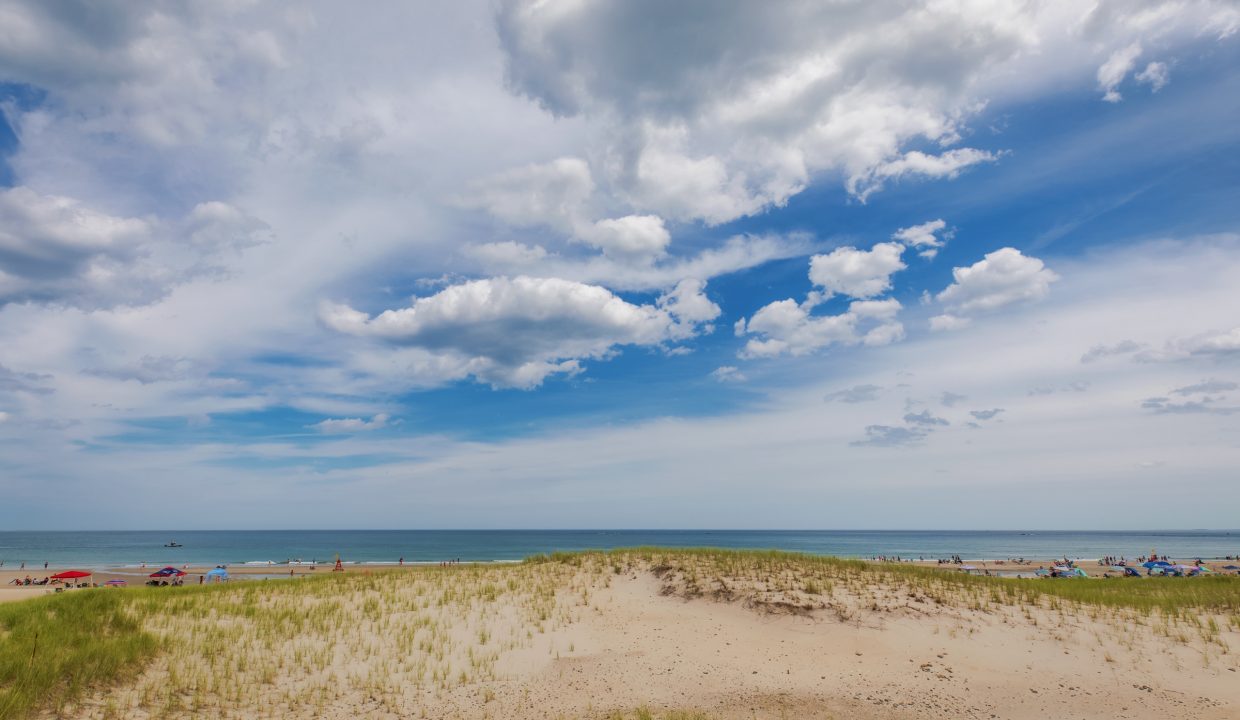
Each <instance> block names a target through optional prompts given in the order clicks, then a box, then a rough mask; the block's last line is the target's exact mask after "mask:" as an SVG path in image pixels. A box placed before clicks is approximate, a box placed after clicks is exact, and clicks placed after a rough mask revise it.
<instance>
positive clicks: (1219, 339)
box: [1176, 327, 1240, 355]
mask: <svg viewBox="0 0 1240 720" xmlns="http://www.w3.org/2000/svg"><path fill="white" fill-rule="evenodd" d="M1176 349H1178V350H1180V351H1182V352H1185V353H1187V354H1189V355H1233V354H1237V353H1240V327H1237V328H1232V329H1231V330H1228V331H1224V332H1209V333H1202V334H1201V335H1196V336H1194V337H1191V338H1187V339H1185V340H1181V341H1180V342H1178V343H1176Z"/></svg>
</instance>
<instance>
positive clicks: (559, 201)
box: [459, 158, 594, 232]
mask: <svg viewBox="0 0 1240 720" xmlns="http://www.w3.org/2000/svg"><path fill="white" fill-rule="evenodd" d="M593 194H594V179H593V178H592V177H591V174H590V166H589V165H588V164H586V162H585V161H584V160H582V159H580V158H559V159H557V160H553V161H551V162H547V163H533V164H530V165H525V166H522V167H519V168H513V169H511V170H506V171H503V172H500V173H497V174H495V175H492V176H490V177H488V178H485V179H483V180H479V181H477V182H475V183H474V184H473V187H472V188H471V189H470V192H469V194H468V195H466V196H463V197H461V198H459V202H460V203H461V204H462V205H465V206H468V207H477V208H481V209H483V210H486V211H487V212H489V213H490V214H491V215H494V216H495V217H497V218H499V219H500V220H503V221H504V222H507V223H510V224H513V225H518V226H534V225H548V226H551V227H553V228H558V229H560V230H562V231H564V232H572V228H573V226H574V225H575V224H576V223H578V222H580V218H581V217H582V215H583V213H584V211H585V205H586V203H587V202H588V201H589V200H590V196H591V195H593Z"/></svg>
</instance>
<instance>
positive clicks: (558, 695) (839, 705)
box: [66, 561, 1240, 720]
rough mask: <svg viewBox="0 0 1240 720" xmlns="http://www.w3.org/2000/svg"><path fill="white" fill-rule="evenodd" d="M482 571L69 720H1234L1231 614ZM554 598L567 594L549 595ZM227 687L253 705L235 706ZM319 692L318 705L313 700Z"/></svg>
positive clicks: (369, 593) (98, 703) (375, 597)
mask: <svg viewBox="0 0 1240 720" xmlns="http://www.w3.org/2000/svg"><path fill="white" fill-rule="evenodd" d="M609 562H610V561H609ZM487 572H491V573H492V574H487ZM487 572H482V571H479V572H477V573H474V572H472V571H468V572H466V573H465V574H461V575H456V576H453V575H451V574H450V573H448V574H444V575H439V576H436V577H439V578H447V579H446V580H440V581H439V582H440V583H441V584H440V585H434V584H433V583H429V582H424V581H419V583H421V584H422V585H425V587H422V588H421V589H418V590H417V591H416V593H415V592H414V591H412V590H405V589H402V590H401V591H400V592H395V591H393V593H392V594H391V596H390V599H389V600H384V602H390V603H394V604H393V605H390V606H386V605H374V606H373V607H372V610H375V613H374V615H373V618H372V620H370V621H367V623H366V624H361V625H358V626H356V627H354V626H345V627H343V628H337V629H334V630H331V632H332V633H339V634H336V635H332V636H331V637H332V639H331V640H330V642H328V643H327V644H326V645H319V644H316V643H318V642H319V639H316V638H315V637H313V632H314V631H313V628H312V627H311V628H309V629H307V630H306V633H307V634H306V635H304V636H299V637H289V638H287V641H285V640H279V641H277V642H278V643H284V644H277V645H276V646H275V647H278V648H284V650H281V651H279V652H280V653H283V654H282V655H280V657H279V663H278V664H275V665H272V666H271V667H273V668H275V669H274V670H270V671H268V672H267V675H268V676H267V677H265V678H264V679H262V680H261V681H259V680H255V679H253V678H255V677H258V676H257V675H255V674H254V673H256V672H258V671H257V669H256V667H255V663H256V661H261V658H262V656H263V652H262V651H258V650H255V649H254V648H249V649H238V648H236V647H235V643H234V644H232V645H220V646H218V647H216V648H215V649H213V650H210V652H215V653H219V652H231V653H233V655H230V656H229V657H227V658H224V659H223V660H220V659H219V658H218V657H217V658H215V660H216V661H222V662H239V663H243V664H245V665H246V666H247V668H248V669H247V670H246V671H245V672H248V673H251V674H250V675H246V674H245V673H244V672H241V671H238V672H236V673H231V674H229V675H228V677H229V678H230V679H229V680H228V682H226V683H225V684H224V685H223V686H221V687H216V688H214V689H211V690H209V691H207V692H206V693H205V696H204V697H201V698H197V697H196V698H194V699H193V701H192V702H191V701H190V700H189V699H184V702H183V703H182V704H179V705H168V704H165V703H163V702H162V701H161V700H160V699H159V698H158V694H157V693H158V691H159V689H160V688H163V687H165V686H167V685H168V680H169V677H170V675H169V674H170V673H179V674H180V675H181V676H182V679H181V680H180V682H182V683H184V682H185V681H184V677H185V675H186V674H187V673H191V672H195V670H194V669H193V665H194V663H196V662H205V661H206V659H204V658H202V657H198V656H197V654H198V651H197V650H194V649H193V648H192V647H191V648H190V649H189V650H188V653H187V652H186V651H184V650H183V651H182V652H181V654H180V655H178V656H177V657H176V659H174V660H167V659H165V660H161V661H157V662H156V663H155V664H153V665H152V667H151V668H149V669H148V670H147V671H146V672H145V673H144V675H143V677H142V678H140V679H139V681H138V682H137V683H135V684H134V685H133V686H132V687H127V688H116V689H112V690H109V691H106V692H103V693H100V694H99V695H97V696H95V697H93V698H90V699H89V700H88V701H87V702H85V703H83V704H82V705H81V706H79V707H76V708H71V709H69V710H68V712H67V713H66V715H67V716H70V717H108V716H111V717H135V718H142V717H161V718H162V717H194V716H195V715H196V714H198V715H201V714H202V713H203V712H207V713H208V714H211V715H213V716H229V717H325V718H353V717H390V718H403V717H434V718H606V717H609V716H610V715H611V714H612V713H614V712H620V713H630V715H627V717H631V716H632V715H631V713H633V711H634V710H635V709H637V708H640V707H647V708H649V709H650V710H651V711H653V713H654V715H655V717H658V716H659V715H660V713H661V712H664V711H667V710H673V709H678V710H693V711H700V712H702V713H704V714H705V715H706V717H709V718H721V719H732V718H736V719H740V718H747V719H751V720H752V719H753V718H863V719H866V718H873V719H880V718H883V719H885V718H940V717H952V718H1011V719H1014V720H1025V719H1028V720H1034V719H1036V720H1047V719H1050V718H1054V719H1056V720H1058V719H1060V718H1134V719H1142V718H1150V719H1151V720H1152V719H1153V718H1186V719H1187V718H1201V719H1204V720H1211V719H1219V720H1222V719H1223V718H1236V717H1240V672H1237V668H1238V667H1240V659H1238V658H1237V657H1236V656H1235V655H1233V654H1231V652H1230V649H1231V647H1236V646H1240V625H1236V624H1229V623H1228V621H1227V619H1220V623H1219V625H1220V626H1221V628H1222V629H1221V630H1220V631H1218V632H1217V633H1215V634H1214V635H1213V637H1212V638H1207V637H1206V636H1205V635H1204V634H1203V635H1195V634H1194V633H1193V632H1191V631H1190V630H1191V628H1183V627H1179V626H1175V627H1173V626H1170V625H1166V624H1163V623H1164V621H1162V620H1159V619H1158V618H1157V617H1146V618H1145V619H1140V618H1138V617H1137V616H1135V615H1134V616H1131V617H1129V616H1125V615H1124V614H1123V613H1119V614H1117V613H1113V612H1104V611H1097V610H1089V609H1082V608H1072V607H1060V608H1051V607H1040V608H1029V607H1023V606H1021V607H1018V606H1010V605H1009V606H1002V605H1000V606H990V607H971V606H970V605H968V604H961V605H952V604H949V603H941V602H934V601H931V600H929V599H927V598H921V597H917V596H916V595H915V594H914V595H908V594H901V592H899V591H893V590H892V589H890V588H885V587H884V588H867V589H864V591H862V590H858V589H857V588H856V587H853V588H851V589H848V588H845V587H843V586H842V585H841V586H840V587H836V588H835V589H833V590H831V591H829V592H824V593H823V594H822V595H820V596H818V597H819V598H823V599H822V600H817V601H811V600H808V599H807V596H806V595H805V594H804V593H798V592H797V591H794V592H784V593H783V594H780V593H777V592H775V591H773V590H771V588H770V587H769V586H765V585H764V586H763V587H762V588H761V592H760V593H755V592H751V591H750V590H752V588H750V589H746V588H744V587H742V584H741V583H734V584H733V585H732V586H731V587H730V588H729V589H728V591H727V592H716V593H713V594H712V593H707V594H703V595H701V596H698V592H697V591H694V590H693V587H692V586H691V585H690V584H687V583H686V582H684V581H683V578H678V577H676V576H675V575H674V574H673V575H668V574H664V573H660V572H658V568H651V567H650V566H649V565H645V566H642V565H640V564H637V565H634V566H629V567H626V568H624V569H623V570H621V569H620V568H616V571H615V572H613V571H612V570H611V569H610V568H607V569H605V570H600V568H597V567H595V568H592V569H591V568H588V567H582V568H580V569H574V568H572V567H568V566H559V565H555V564H549V565H548V566H544V567H542V568H541V569H538V568H535V569H523V568H513V569H510V570H496V571H487ZM534 572H536V573H542V574H541V575H539V576H538V577H537V579H536V580H534V581H531V584H530V587H531V588H542V589H541V590H537V589H535V590H533V591H531V592H533V594H531V595H527V596H523V595H521V594H520V593H519V592H516V591H514V592H511V593H505V592H503V591H500V592H499V594H498V595H492V596H491V599H489V600H486V599H479V597H480V596H478V595H476V594H474V595H471V594H470V593H469V592H465V591H463V590H461V588H464V587H466V586H468V585H469V583H475V584H476V583H484V582H485V583H490V582H492V581H493V580H494V581H496V582H497V584H498V583H502V582H503V577H505V576H504V575H502V574H499V575H497V574H495V573H510V574H511V575H510V576H511V577H520V573H534ZM457 578H459V579H457ZM382 582H388V583H392V584H393V585H392V587H398V588H405V587H406V586H405V585H398V584H395V583H399V582H407V581H403V580H383V581H382ZM1048 582H1052V581H1048ZM1099 582H1105V581H1099ZM444 583H447V584H444ZM554 583H558V584H559V585H558V587H559V588H560V589H559V590H556V591H554V592H552V593H551V594H550V595H548V594H547V593H548V591H547V588H548V587H552V586H553V585H554ZM384 587H386V586H384ZM510 587H513V586H512V585H510ZM444 588H457V589H456V590H452V593H455V595H454V596H453V597H456V598H458V599H459V604H453V603H454V602H458V600H451V601H448V602H446V603H442V602H440V601H439V600H435V598H441V597H446V596H445V595H444V592H445V591H444ZM401 593H405V594H401ZM539 593H542V594H541V595H539ZM356 595H357V597H353V598H341V599H340V600H339V603H340V610H339V611H338V612H339V613H349V612H354V611H355V610H356V611H357V612H360V610H357V609H359V608H362V607H363V606H364V605H366V604H367V603H378V602H380V598H381V597H388V596H387V595H383V594H382V592H380V590H377V589H375V587H372V588H371V589H369V590H366V591H359V592H358V593H356ZM687 596H688V597H687ZM531 598H541V600H539V601H538V602H533V601H532V600H531ZM755 598H760V599H761V600H760V601H757V600H755ZM331 602H337V601H335V600H332V601H331ZM814 602H817V605H815V604H814ZM351 603H352V604H351ZM539 603H543V604H539ZM307 607H310V606H307ZM350 608H354V610H351V609H350ZM401 608H407V612H406V610H401ZM539 608H541V609H539ZM417 613H422V615H417ZM403 615H408V618H410V622H412V621H413V620H412V619H414V618H416V617H423V618H424V620H423V621H419V622H430V620H425V618H432V619H433V623H432V624H433V625H434V627H436V628H439V629H438V630H436V631H435V632H436V633H439V634H440V637H442V638H449V637H450V638H451V642H450V643H448V644H447V645H445V647H449V648H450V649H449V650H447V651H446V652H447V654H446V655H445V656H444V658H443V659H442V661H441V662H442V663H443V667H448V666H451V667H452V668H453V669H452V670H451V673H450V676H449V674H445V676H444V677H443V678H441V679H439V680H438V681H434V682H429V683H426V684H421V683H410V682H409V681H408V680H407V679H406V678H408V677H409V675H407V674H404V673H407V668H408V667H409V666H410V665H412V664H415V663H424V662H427V659H426V657H425V655H426V651H424V650H423V649H422V648H423V647H424V646H423V644H422V643H423V639H424V638H427V637H428V636H427V635H426V634H425V633H424V632H423V634H418V635H416V644H415V640H414V639H410V640H409V642H408V643H407V644H406V645H404V646H403V647H404V648H405V649H403V650H400V649H398V648H399V647H402V646H399V645H397V644H392V642H395V641H392V642H389V640H390V638H391V637H396V636H399V635H400V634H401V633H402V632H403V631H402V630H401V628H402V625H401V624H400V623H401V622H402V621H401V617H402V616H403ZM221 617H222V616H221ZM357 617H360V615H359V616H357ZM213 622H219V623H225V622H227V623H231V624H235V623H236V622H238V621H236V620H223V619H221V620H218V621H213ZM169 627H170V628H172V630H173V631H177V632H179V631H180V630H185V631H186V632H188V627H187V626H178V625H177V624H175V623H174V624H172V625H170V626H169ZM206 627H207V628H208V630H209V628H210V627H211V626H209V625H208V626H206ZM220 627H224V625H223V624H221V625H220ZM410 627H412V626H410ZM384 628H386V630H385V629H384ZM483 632H485V634H486V636H485V637H482V636H480V633H483ZM409 637H410V638H415V636H413V635H410V636H409ZM318 647H330V648H332V649H331V650H330V653H331V654H330V659H328V660H325V661H324V662H325V665H324V666H323V667H321V668H319V669H317V670H316V669H313V668H310V669H309V670H304V671H303V670H302V669H300V668H301V667H302V666H301V665H299V662H300V663H302V664H305V665H306V667H308V668H309V667H310V665H311V663H307V662H306V661H305V660H304V658H303V660H300V661H299V660H297V659H295V655H304V656H310V655H313V654H315V653H317V652H320V651H319V650H316V649H315V648H318ZM426 647H429V645H428V646H426ZM243 650H244V652H243ZM204 652H206V651H204ZM247 652H248V653H250V654H248V655H246V654H245V653H247ZM322 652H327V651H322ZM484 655H485V656H486V657H489V658H492V659H491V660H487V661H486V662H484V663H482V665H481V666H480V668H481V669H475V670H471V671H470V673H471V677H469V678H468V679H462V680H461V681H459V682H457V681H454V680H453V678H455V677H456V675H455V674H456V672H457V671H458V669H459V668H467V667H468V666H467V665H465V664H464V660H463V658H465V657H466V656H468V657H470V658H474V657H481V656H484ZM207 659H209V658H207ZM431 667H432V669H433V667H438V666H435V665H434V663H433V662H431ZM427 672H428V673H430V672H431V671H430V670H428V671H427ZM428 676H429V675H428ZM232 684H235V685H237V686H244V687H245V690H244V691H238V692H235V694H234V690H235V689H236V688H233V687H230V685H232ZM325 686H326V687H328V688H330V692H328V691H325V690H324V687H325ZM312 695H314V696H316V697H318V699H317V700H313V701H312V700H306V701H305V702H302V699H304V698H308V697H309V696H312ZM140 696H142V697H147V696H154V698H155V699H154V700H139V699H138V698H139V697H140ZM198 703H204V704H198ZM203 708H210V710H209V711H208V710H204V709H203Z"/></svg>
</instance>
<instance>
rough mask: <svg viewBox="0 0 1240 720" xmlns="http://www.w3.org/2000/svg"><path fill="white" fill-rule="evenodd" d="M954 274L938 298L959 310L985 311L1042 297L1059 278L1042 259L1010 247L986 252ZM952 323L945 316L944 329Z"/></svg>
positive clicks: (955, 269) (956, 310)
mask: <svg viewBox="0 0 1240 720" xmlns="http://www.w3.org/2000/svg"><path fill="white" fill-rule="evenodd" d="M952 277H954V278H955V280H956V281H955V282H954V283H952V284H951V285H949V286H948V287H947V288H946V289H944V290H943V291H942V292H940V293H939V294H938V295H937V296H936V299H937V300H938V301H939V302H940V303H943V304H944V305H945V306H947V307H949V308H951V309H952V310H953V312H958V313H971V312H984V311H989V310H996V309H998V308H1001V307H1003V306H1005V305H1011V304H1012V303H1018V302H1032V301H1036V300H1041V299H1043V298H1045V297H1046V295H1047V293H1049V292H1050V287H1051V283H1053V282H1055V281H1056V280H1058V279H1059V276H1058V275H1056V274H1055V273H1054V272H1052V271H1051V270H1050V269H1048V268H1047V267H1046V266H1045V265H1044V264H1043V263H1042V261H1041V260H1039V259H1037V258H1035V257H1028V256H1026V255H1023V254H1021V252H1020V251H1019V250H1017V249H1015V248H1010V247H1009V248H1000V249H999V250H995V251H994V252H990V253H986V256H985V257H984V258H983V259H981V260H978V261H977V262H976V263H974V264H973V265H970V266H969V267H958V268H953V269H952ZM940 317H942V316H940ZM951 324H952V322H951V321H948V320H942V321H940V329H951V328H949V327H948V326H949V325H951Z"/></svg>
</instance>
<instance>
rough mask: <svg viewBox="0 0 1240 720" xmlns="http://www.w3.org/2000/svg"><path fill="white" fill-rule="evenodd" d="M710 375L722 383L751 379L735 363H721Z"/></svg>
mask: <svg viewBox="0 0 1240 720" xmlns="http://www.w3.org/2000/svg"><path fill="white" fill-rule="evenodd" d="M710 376H711V377H713V378H714V379H716V380H718V381H719V382H721V383H734V382H745V381H747V380H748V379H749V378H747V377H745V373H743V372H741V369H740V368H738V367H736V366H735V365H721V366H719V367H717V368H715V369H714V370H713V371H712V372H711V374H710Z"/></svg>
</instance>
